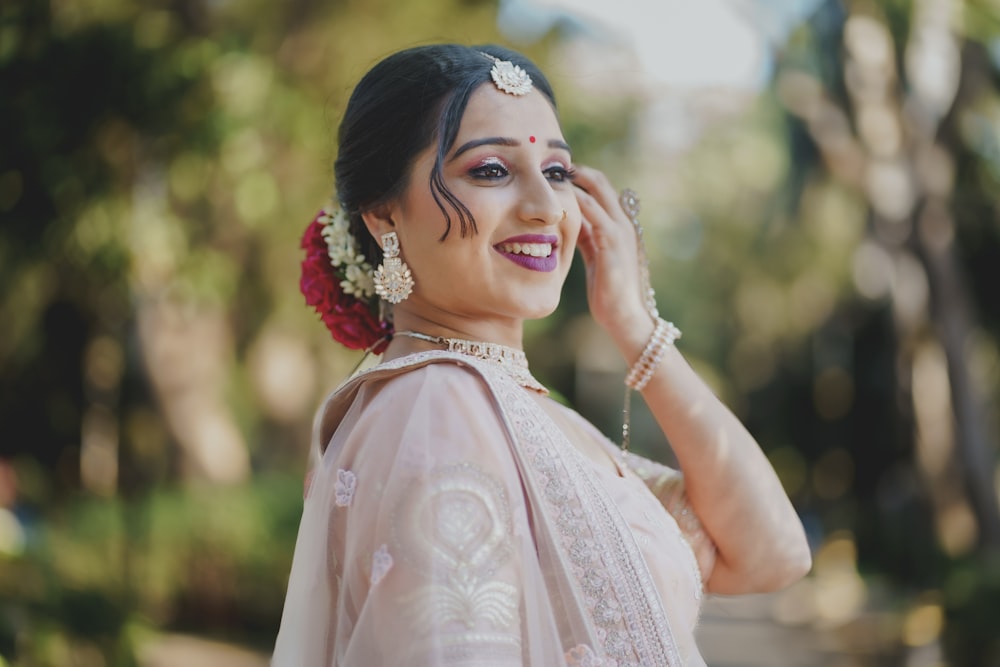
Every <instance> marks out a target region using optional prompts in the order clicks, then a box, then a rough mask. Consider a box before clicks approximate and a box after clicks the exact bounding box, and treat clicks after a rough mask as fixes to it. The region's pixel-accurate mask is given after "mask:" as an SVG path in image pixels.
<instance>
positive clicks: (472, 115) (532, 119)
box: [455, 83, 562, 146]
mask: <svg viewBox="0 0 1000 667" xmlns="http://www.w3.org/2000/svg"><path fill="white" fill-rule="evenodd" d="M522 134H524V135H538V136H539V137H544V138H545V139H557V138H558V139H561V138H562V129H561V128H560V127H559V119H558V118H556V113H555V110H554V109H553V108H552V104H551V103H550V102H549V99H548V98H547V97H546V96H545V95H544V94H543V93H540V92H539V91H538V90H537V89H536V90H532V91H531V92H529V93H528V94H527V95H522V96H515V95H509V94H507V93H503V92H500V91H499V90H497V89H496V88H495V87H494V86H493V84H491V83H484V84H483V85H481V86H480V87H479V88H477V89H476V90H475V91H473V93H472V95H471V96H470V97H469V104H468V105H467V106H466V108H465V114H464V115H463V116H462V123H461V125H460V126H459V129H458V137H457V138H456V141H455V145H456V146H458V145H461V144H462V142H463V141H464V140H467V139H472V138H475V137H484V136H490V137H493V136H495V137H511V138H515V139H519V138H521V135H522Z"/></svg>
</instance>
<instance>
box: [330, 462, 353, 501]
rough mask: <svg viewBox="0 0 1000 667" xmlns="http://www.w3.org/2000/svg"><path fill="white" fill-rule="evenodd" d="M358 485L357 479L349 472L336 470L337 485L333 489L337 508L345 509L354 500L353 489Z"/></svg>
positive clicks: (341, 469)
mask: <svg viewBox="0 0 1000 667" xmlns="http://www.w3.org/2000/svg"><path fill="white" fill-rule="evenodd" d="M357 485H358V478H357V477H355V476H354V473H353V472H351V471H350V470H344V469H343V468H340V469H338V470H337V483H336V484H335V485H334V487H333V491H334V493H335V494H336V499H335V500H334V502H335V503H337V507H347V506H348V505H350V504H351V501H352V500H354V489H355V488H356V487H357Z"/></svg>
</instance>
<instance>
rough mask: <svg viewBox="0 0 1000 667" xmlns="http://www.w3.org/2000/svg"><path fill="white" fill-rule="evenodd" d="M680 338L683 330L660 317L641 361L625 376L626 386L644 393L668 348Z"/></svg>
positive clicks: (641, 356) (640, 358)
mask: <svg viewBox="0 0 1000 667" xmlns="http://www.w3.org/2000/svg"><path fill="white" fill-rule="evenodd" d="M680 337H681V330H680V329H678V328H677V327H676V326H674V323H673V322H667V321H666V320H664V319H663V318H659V317H658V318H657V319H656V328H655V329H653V335H652V336H650V337H649V342H647V343H646V347H645V348H644V349H643V351H642V354H641V355H640V356H639V360H638V361H636V362H635V364H633V365H632V368H630V369H629V372H628V375H626V376H625V386H626V387H628V388H629V389H634V390H635V391H642V390H643V388H645V386H646V384H647V383H649V380H650V379H651V378H652V377H653V374H654V373H655V372H656V367H657V366H659V365H660V361H662V360H663V355H664V354H666V352H667V348H668V347H669V346H671V345H673V344H674V341H676V340H677V339H678V338H680Z"/></svg>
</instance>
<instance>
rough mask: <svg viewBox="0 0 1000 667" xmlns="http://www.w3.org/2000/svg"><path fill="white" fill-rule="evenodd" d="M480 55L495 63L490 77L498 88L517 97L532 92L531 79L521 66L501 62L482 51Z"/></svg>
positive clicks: (504, 61)
mask: <svg viewBox="0 0 1000 667" xmlns="http://www.w3.org/2000/svg"><path fill="white" fill-rule="evenodd" d="M480 53H481V54H483V55H484V56H486V57H487V58H489V59H490V60H492V61H493V68H492V69H491V70H490V76H491V77H492V78H493V83H494V84H495V85H496V87H497V88H499V89H500V90H501V91H503V92H505V93H507V94H508V95H516V96H517V97H520V96H521V95H527V94H528V93H530V92H531V87H532V84H531V77H530V76H528V73H527V72H525V71H524V70H523V69H521V67H520V65H515V64H514V63H512V62H511V61H509V60H500V59H499V58H497V57H496V56H493V55H490V54H489V53H486V52H485V51H480Z"/></svg>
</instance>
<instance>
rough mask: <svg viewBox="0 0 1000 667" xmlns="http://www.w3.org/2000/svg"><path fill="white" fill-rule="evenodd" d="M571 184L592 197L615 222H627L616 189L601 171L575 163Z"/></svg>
mask: <svg viewBox="0 0 1000 667" xmlns="http://www.w3.org/2000/svg"><path fill="white" fill-rule="evenodd" d="M573 185H575V186H576V187H577V188H579V189H580V190H582V191H583V192H585V193H587V194H588V195H590V196H591V197H593V198H594V200H595V201H596V202H597V203H598V204H599V205H600V207H601V208H603V209H604V211H605V212H606V214H607V215H608V217H609V218H611V219H612V220H614V221H615V222H628V218H627V217H626V216H625V212H624V211H622V207H621V204H619V202H618V191H617V190H615V188H614V186H613V185H612V184H611V181H609V180H608V177H607V176H605V175H604V173H603V172H601V171H599V170H597V169H593V168H592V167H586V166H582V165H577V167H576V173H575V174H574V176H573Z"/></svg>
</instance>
